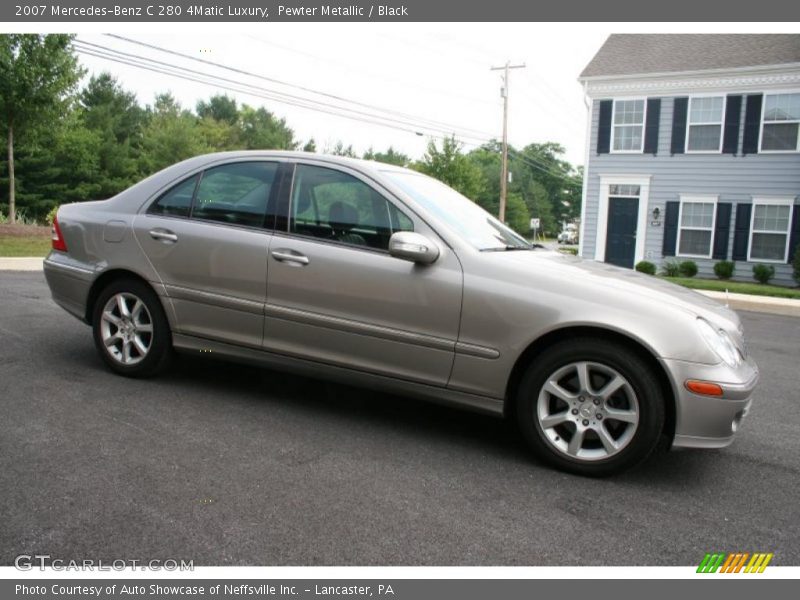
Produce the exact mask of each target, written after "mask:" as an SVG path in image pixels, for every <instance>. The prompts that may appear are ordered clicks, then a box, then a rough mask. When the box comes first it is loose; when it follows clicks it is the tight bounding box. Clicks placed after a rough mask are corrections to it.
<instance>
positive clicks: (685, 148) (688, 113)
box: [683, 94, 741, 154]
mask: <svg viewBox="0 0 800 600" xmlns="http://www.w3.org/2000/svg"><path fill="white" fill-rule="evenodd" d="M695 98H722V115H721V117H720V119H721V120H720V121H719V123H716V122H707V123H692V100H694V99H695ZM727 111H728V96H727V95H725V94H692V95H691V96H689V100H688V102H687V107H686V137H685V139H684V140H683V152H684V154H722V144H723V139H724V138H725V116H726V113H727ZM740 118H741V115H740ZM694 125H696V126H702V125H719V145H718V146H717V149H716V150H690V149H689V131H690V130H691V128H692V126H694Z"/></svg>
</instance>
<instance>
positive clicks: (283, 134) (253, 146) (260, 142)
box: [239, 104, 298, 150]
mask: <svg viewBox="0 0 800 600" xmlns="http://www.w3.org/2000/svg"><path fill="white" fill-rule="evenodd" d="M239 127H240V128H241V133H240V135H241V141H242V146H243V147H244V148H246V149H248V150H294V149H295V148H297V144H298V142H297V141H296V140H295V139H294V131H292V130H291V129H290V128H289V126H288V125H286V120H285V119H278V118H277V117H276V116H275V115H273V114H272V113H271V112H269V111H268V110H267V109H266V108H264V107H263V106H262V107H259V108H252V107H250V106H248V105H247V104H244V105H242V108H241V110H240V111H239Z"/></svg>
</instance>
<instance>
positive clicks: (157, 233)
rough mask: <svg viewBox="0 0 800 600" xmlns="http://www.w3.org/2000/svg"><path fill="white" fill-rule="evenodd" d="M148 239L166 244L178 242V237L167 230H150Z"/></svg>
mask: <svg viewBox="0 0 800 600" xmlns="http://www.w3.org/2000/svg"><path fill="white" fill-rule="evenodd" d="M150 237H151V238H153V239H154V240H158V241H160V242H168V243H172V244H174V243H175V242H177V241H178V236H177V235H175V233H173V232H172V231H170V230H169V229H151V230H150Z"/></svg>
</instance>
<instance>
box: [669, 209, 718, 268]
mask: <svg viewBox="0 0 800 600" xmlns="http://www.w3.org/2000/svg"><path fill="white" fill-rule="evenodd" d="M716 206H717V198H716V196H711V197H708V196H707V197H683V198H681V206H680V214H679V216H678V225H679V227H678V255H679V256H692V257H696V258H711V248H712V247H713V243H714V216H715V213H716V210H715V209H716Z"/></svg>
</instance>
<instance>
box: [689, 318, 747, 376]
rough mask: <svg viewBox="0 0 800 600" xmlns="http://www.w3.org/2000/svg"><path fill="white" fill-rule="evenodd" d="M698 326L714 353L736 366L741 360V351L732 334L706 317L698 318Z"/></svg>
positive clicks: (730, 364) (731, 365) (727, 363)
mask: <svg viewBox="0 0 800 600" xmlns="http://www.w3.org/2000/svg"><path fill="white" fill-rule="evenodd" d="M697 327H698V329H699V330H700V335H702V336H703V339H704V340H705V341H706V344H708V347H709V348H711V349H712V350H713V351H714V353H715V354H716V355H717V356H719V357H720V358H721V359H722V361H723V362H724V363H725V364H726V365H728V366H729V367H736V366H738V365H739V363H740V362H741V359H740V355H739V351H738V350H737V349H736V345H735V344H734V343H733V340H732V339H731V338H730V336H729V335H728V334H727V333H725V331H723V330H722V329H718V328H716V327H714V326H713V325H712V324H711V323H709V322H708V321H706V320H705V319H701V318H698V319H697Z"/></svg>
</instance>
